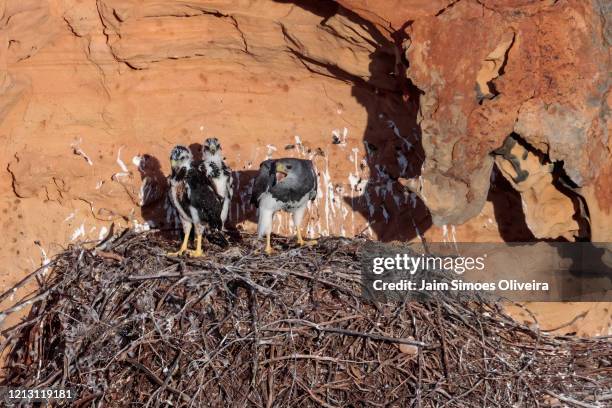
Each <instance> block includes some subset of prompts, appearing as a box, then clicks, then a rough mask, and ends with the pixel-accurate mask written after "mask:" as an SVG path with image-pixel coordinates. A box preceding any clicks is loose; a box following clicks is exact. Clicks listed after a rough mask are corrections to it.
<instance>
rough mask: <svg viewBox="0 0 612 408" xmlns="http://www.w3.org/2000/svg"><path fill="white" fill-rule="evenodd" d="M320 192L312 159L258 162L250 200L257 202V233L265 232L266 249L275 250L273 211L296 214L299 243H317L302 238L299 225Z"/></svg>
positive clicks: (294, 216) (269, 251)
mask: <svg viewBox="0 0 612 408" xmlns="http://www.w3.org/2000/svg"><path fill="white" fill-rule="evenodd" d="M316 196H317V176H316V174H315V170H314V166H313V164H312V161H310V160H302V159H293V158H283V159H275V160H266V161H264V162H262V163H261V164H260V166H259V174H258V175H257V178H256V179H255V184H254V186H253V193H252V195H251V203H252V204H254V205H255V206H257V208H258V211H259V219H258V222H257V235H258V237H259V238H261V237H263V236H264V235H265V236H266V249H265V251H266V253H267V254H271V253H272V252H273V250H272V246H271V244H270V235H271V233H272V221H273V219H274V214H275V213H276V212H277V211H279V210H282V211H287V212H289V213H291V214H292V215H293V223H294V225H295V228H296V230H297V231H296V236H297V242H298V244H299V245H304V244H306V243H308V244H314V243H316V241H309V242H305V241H304V240H303V239H302V233H301V230H300V226H301V223H302V218H303V217H304V213H305V211H306V208H307V206H308V201H314V199H315V197H316Z"/></svg>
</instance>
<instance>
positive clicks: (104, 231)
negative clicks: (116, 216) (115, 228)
mask: <svg viewBox="0 0 612 408" xmlns="http://www.w3.org/2000/svg"><path fill="white" fill-rule="evenodd" d="M106 234H108V228H106V227H102V228H100V233H99V234H98V239H99V240H103V239H104V238H106Z"/></svg>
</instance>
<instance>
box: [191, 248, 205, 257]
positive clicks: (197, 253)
mask: <svg viewBox="0 0 612 408" xmlns="http://www.w3.org/2000/svg"><path fill="white" fill-rule="evenodd" d="M187 254H188V255H189V256H190V257H192V258H199V257H201V256H204V252H202V251H198V250H195V251H189V252H188V253H187Z"/></svg>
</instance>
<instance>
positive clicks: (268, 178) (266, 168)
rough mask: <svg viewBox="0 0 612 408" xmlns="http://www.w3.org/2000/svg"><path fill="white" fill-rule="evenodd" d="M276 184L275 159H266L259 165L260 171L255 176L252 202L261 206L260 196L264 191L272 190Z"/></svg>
mask: <svg viewBox="0 0 612 408" xmlns="http://www.w3.org/2000/svg"><path fill="white" fill-rule="evenodd" d="M275 184H276V174H275V172H274V160H266V161H264V162H262V163H261V164H260V165H259V173H258V174H257V178H255V183H254V184H253V190H252V192H251V204H253V205H254V206H256V207H259V198H260V197H261V195H262V194H263V193H265V192H266V191H268V190H270V189H271V188H272V187H273V186H274V185H275Z"/></svg>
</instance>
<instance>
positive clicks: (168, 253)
mask: <svg viewBox="0 0 612 408" xmlns="http://www.w3.org/2000/svg"><path fill="white" fill-rule="evenodd" d="M184 253H185V251H176V252H166V256H181V255H183V254H184Z"/></svg>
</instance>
